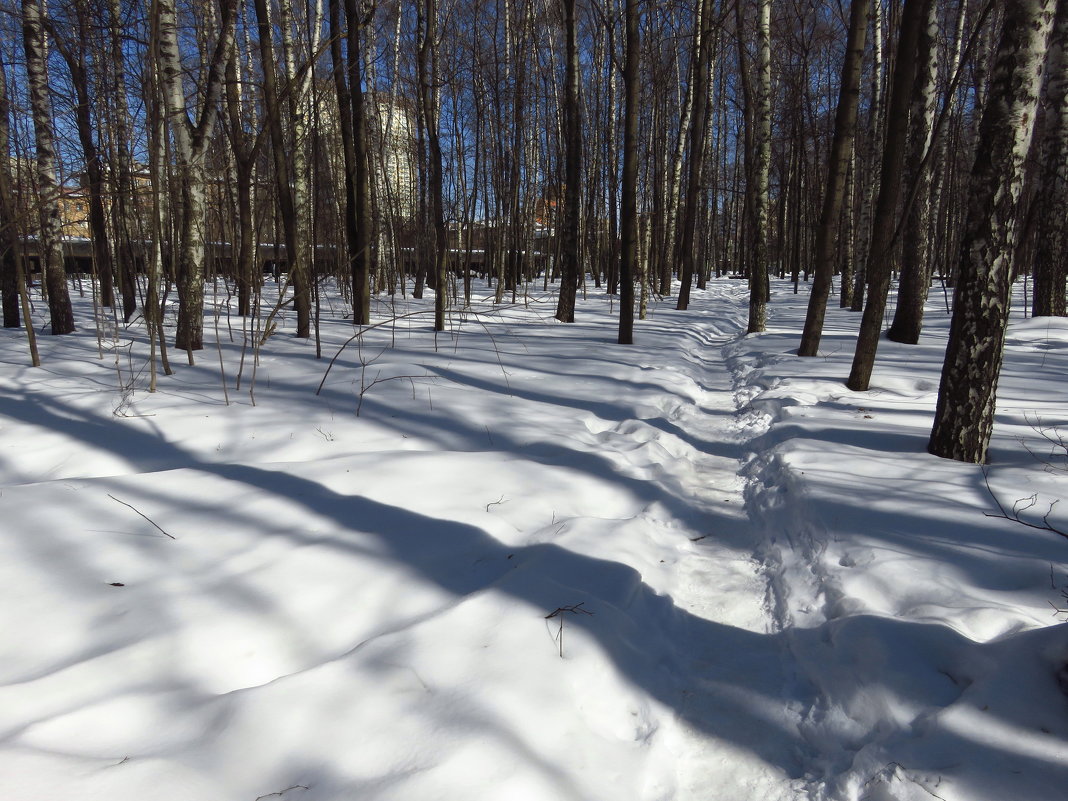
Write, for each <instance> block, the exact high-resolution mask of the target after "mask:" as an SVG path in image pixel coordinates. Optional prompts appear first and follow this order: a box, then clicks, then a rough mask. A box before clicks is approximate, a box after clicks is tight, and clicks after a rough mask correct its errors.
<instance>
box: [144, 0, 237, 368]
mask: <svg viewBox="0 0 1068 801" xmlns="http://www.w3.org/2000/svg"><path fill="white" fill-rule="evenodd" d="M155 2H156V8H155V14H154V15H153V16H154V18H155V20H156V26H157V28H156V43H155V44H156V58H157V59H158V61H159V65H160V68H159V72H160V86H161V91H162V93H163V103H164V109H165V111H166V122H167V127H168V129H169V131H170V135H171V138H172V139H173V141H174V158H175V171H176V178H177V182H178V195H179V198H180V203H179V205H178V207H177V208H176V209H175V211H176V213H177V215H178V243H177V247H176V248H175V249H176V251H177V254H176V255H177V261H178V304H179V305H178V329H177V332H176V334H175V346H176V347H179V348H182V349H184V350H186V351H188V353H189V359H190V361H192V357H193V351H195V350H200V349H201V348H203V347H204V262H205V258H206V256H205V246H206V236H205V211H206V207H207V205H206V197H205V196H206V190H207V178H206V174H205V164H204V157H205V155H206V153H207V149H208V144H209V142H210V140H211V134H212V130H213V128H214V126H215V119H216V116H217V114H218V108H219V98H220V95H221V92H222V82H223V76H224V74H225V66H226V61H227V59H228V58H229V54H230V49H231V47H232V46H233V42H234V19H235V12H236V8H237V0H220V7H219V33H218V37H217V39H216V40H215V46H214V50H213V51H212V53H211V55H210V56H209V58H208V61H207V66H206V69H205V76H204V81H203V85H202V86H201V87H199V91H198V92H197V93H196V94H195V100H194V101H193V106H194V107H193V109H190V107H189V103H187V101H186V93H185V82H184V78H185V69H184V67H183V64H182V53H181V50H180V48H179V44H178V11H177V7H176V3H175V0H155ZM191 112H192V113H191Z"/></svg>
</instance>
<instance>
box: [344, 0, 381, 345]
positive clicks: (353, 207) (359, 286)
mask: <svg viewBox="0 0 1068 801" xmlns="http://www.w3.org/2000/svg"><path fill="white" fill-rule="evenodd" d="M363 11H364V13H363V14H361V13H360V9H359V8H358V6H357V2H356V0H345V16H346V18H347V22H348V29H347V31H348V33H347V37H346V43H347V45H348V47H347V52H346V71H347V78H348V80H347V84H348V86H347V92H346V93H345V94H346V99H347V101H348V105H349V106H350V110H351V112H352V117H351V119H352V127H351V131H350V135H351V137H352V162H351V164H349V165H348V168H347V170H348V178H347V179H346V180H347V183H349V184H351V188H350V190H349V192H350V194H349V197H348V200H347V203H346V212H345V215H346V226H347V229H348V230H349V232H350V233H349V267H350V269H351V271H352V321H353V323H354V324H355V325H367V324H368V323H369V322H371V247H372V242H371V163H370V160H369V152H370V151H369V146H368V142H367V109H366V101H365V98H364V91H363V56H362V55H361V43H360V36H361V33H360V32H361V31H362V30H363V28H364V26H365V25H367V24H368V23H370V21H371V19H372V17H373V16H374V12H375V4H374V3H365V4H364V8H363ZM339 99H340V98H339ZM341 130H342V134H343V135H344V134H345V133H346V127H345V126H342V128H341Z"/></svg>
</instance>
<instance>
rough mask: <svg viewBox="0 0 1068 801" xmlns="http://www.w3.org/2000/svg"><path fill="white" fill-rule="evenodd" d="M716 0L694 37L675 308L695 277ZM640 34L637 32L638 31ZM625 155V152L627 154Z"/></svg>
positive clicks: (708, 3) (705, 4) (704, 0)
mask: <svg viewBox="0 0 1068 801" xmlns="http://www.w3.org/2000/svg"><path fill="white" fill-rule="evenodd" d="M713 2H714V0H701V3H700V10H699V13H698V18H697V24H698V28H697V31H696V33H695V37H694V57H693V68H692V69H691V72H690V83H691V84H692V86H693V98H694V100H693V115H692V117H691V125H692V128H691V130H690V135H689V144H690V163H689V169H688V170H687V174H686V196H685V199H684V201H683V207H682V221H681V231H680V233H679V242H678V249H677V250H676V254H677V258H678V261H679V271H680V275H679V298H678V301H677V302H676V303H675V308H676V309H679V310H685V309H686V308H688V307H689V305H690V286H691V285H692V284H693V276H694V235H695V231H696V229H697V214H698V208H697V204H698V201H699V199H700V197H701V178H702V176H703V174H704V155H705V138H706V137H705V134H706V132H707V130H708V118H709V109H708V78H709V70H708V67H709V61H710V59H711V55H710V54H711V51H712V36H713V32H712V31H713V29H712V10H713V8H712V4H713ZM635 35H637V34H635ZM624 158H625V155H624Z"/></svg>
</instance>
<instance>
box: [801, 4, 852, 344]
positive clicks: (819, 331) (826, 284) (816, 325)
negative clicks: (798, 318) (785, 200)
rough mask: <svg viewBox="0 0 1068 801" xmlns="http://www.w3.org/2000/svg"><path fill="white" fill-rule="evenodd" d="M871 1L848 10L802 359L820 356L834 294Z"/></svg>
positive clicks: (802, 335)
mask: <svg viewBox="0 0 1068 801" xmlns="http://www.w3.org/2000/svg"><path fill="white" fill-rule="evenodd" d="M868 1H869V0H853V4H852V6H851V7H850V10H849V35H848V39H847V41H846V54H845V60H844V61H843V62H842V84H841V87H840V88H839V94H838V110H837V111H836V112H835V117H834V137H833V139H832V140H831V155H830V158H829V159H828V163H827V185H826V188H825V189H824V195H823V210H822V211H821V213H820V223H819V228H818V229H817V231H816V254H815V259H814V265H813V278H812V290H811V294H810V295H809V298H808V313H807V315H806V317H805V328H804V331H803V333H802V334H801V347H800V348H799V349H798V351H797V355H798V356H815V355H816V354H817V353H818V352H819V347H820V338H821V337H822V335H823V321H824V318H825V316H826V314H827V300H828V298H829V297H830V294H831V278H832V276H833V275H834V263H835V247H834V244H835V235H836V233H837V231H838V220H839V218H840V216H841V213H842V203H843V201H844V199H845V184H846V177H847V174H848V172H849V160H850V158H852V155H853V140H854V136H855V135H856V127H857V107H858V105H859V103H860V75H861V65H862V62H863V59H864V34H865V30H866V28H867V24H868V23H867V19H868ZM844 280H845V279H844V278H843V281H844Z"/></svg>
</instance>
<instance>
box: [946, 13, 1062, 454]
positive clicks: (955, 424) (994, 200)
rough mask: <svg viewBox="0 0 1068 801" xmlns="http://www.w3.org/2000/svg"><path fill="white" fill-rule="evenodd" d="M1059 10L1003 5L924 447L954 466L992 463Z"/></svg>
mask: <svg viewBox="0 0 1068 801" xmlns="http://www.w3.org/2000/svg"><path fill="white" fill-rule="evenodd" d="M1053 5H1054V3H1053V0H1010V1H1009V2H1006V3H1005V14H1004V21H1003V23H1002V29H1001V38H1000V40H999V43H998V48H997V57H996V60H995V62H994V67H993V69H992V71H991V74H990V84H989V88H988V90H987V91H988V95H987V101H986V103H984V106H983V116H982V119H981V121H980V124H979V139H978V142H977V147H976V157H975V163H974V165H973V167H972V172H971V177H970V180H969V197H970V200H969V204H968V216H967V220H966V223H965V230H964V236H963V238H962V241H961V248H960V261H959V266H958V270H959V275H958V281H957V285H956V289H955V292H954V307H953V321H952V323H951V326H950V332H949V345H948V347H947V349H946V358H945V362H944V363H943V366H942V379H941V384H940V386H939V390H938V404H937V407H936V409H935V418H934V426H933V428H932V431H931V438H930V441H929V442H928V445H927V449H928V450H929V451H930V452H931V453H932V454H934V455H935V456H941V457H943V458H947V459H956V460H958V461H962V462H973V463H976V464H981V463H982V462H984V461H986V455H987V448H988V446H989V443H990V436H991V433H992V431H993V427H994V409H995V403H996V396H997V384H998V374H999V373H1000V371H1001V361H1002V356H1003V348H1004V344H1005V329H1006V327H1007V324H1008V316H1009V300H1010V294H1011V290H1012V273H1013V256H1014V252H1015V245H1016V229H1017V217H1018V205H1019V198H1020V191H1021V188H1022V186H1023V178H1024V162H1025V160H1026V158H1027V152H1028V148H1029V147H1030V143H1031V135H1032V131H1033V127H1034V117H1035V109H1036V107H1037V105H1038V95H1039V90H1040V88H1041V77H1042V64H1043V60H1044V58H1045V53H1046V46H1047V41H1048V39H1049V35H1050V30H1051V28H1052V23H1053ZM1062 5H1063V3H1062Z"/></svg>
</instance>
